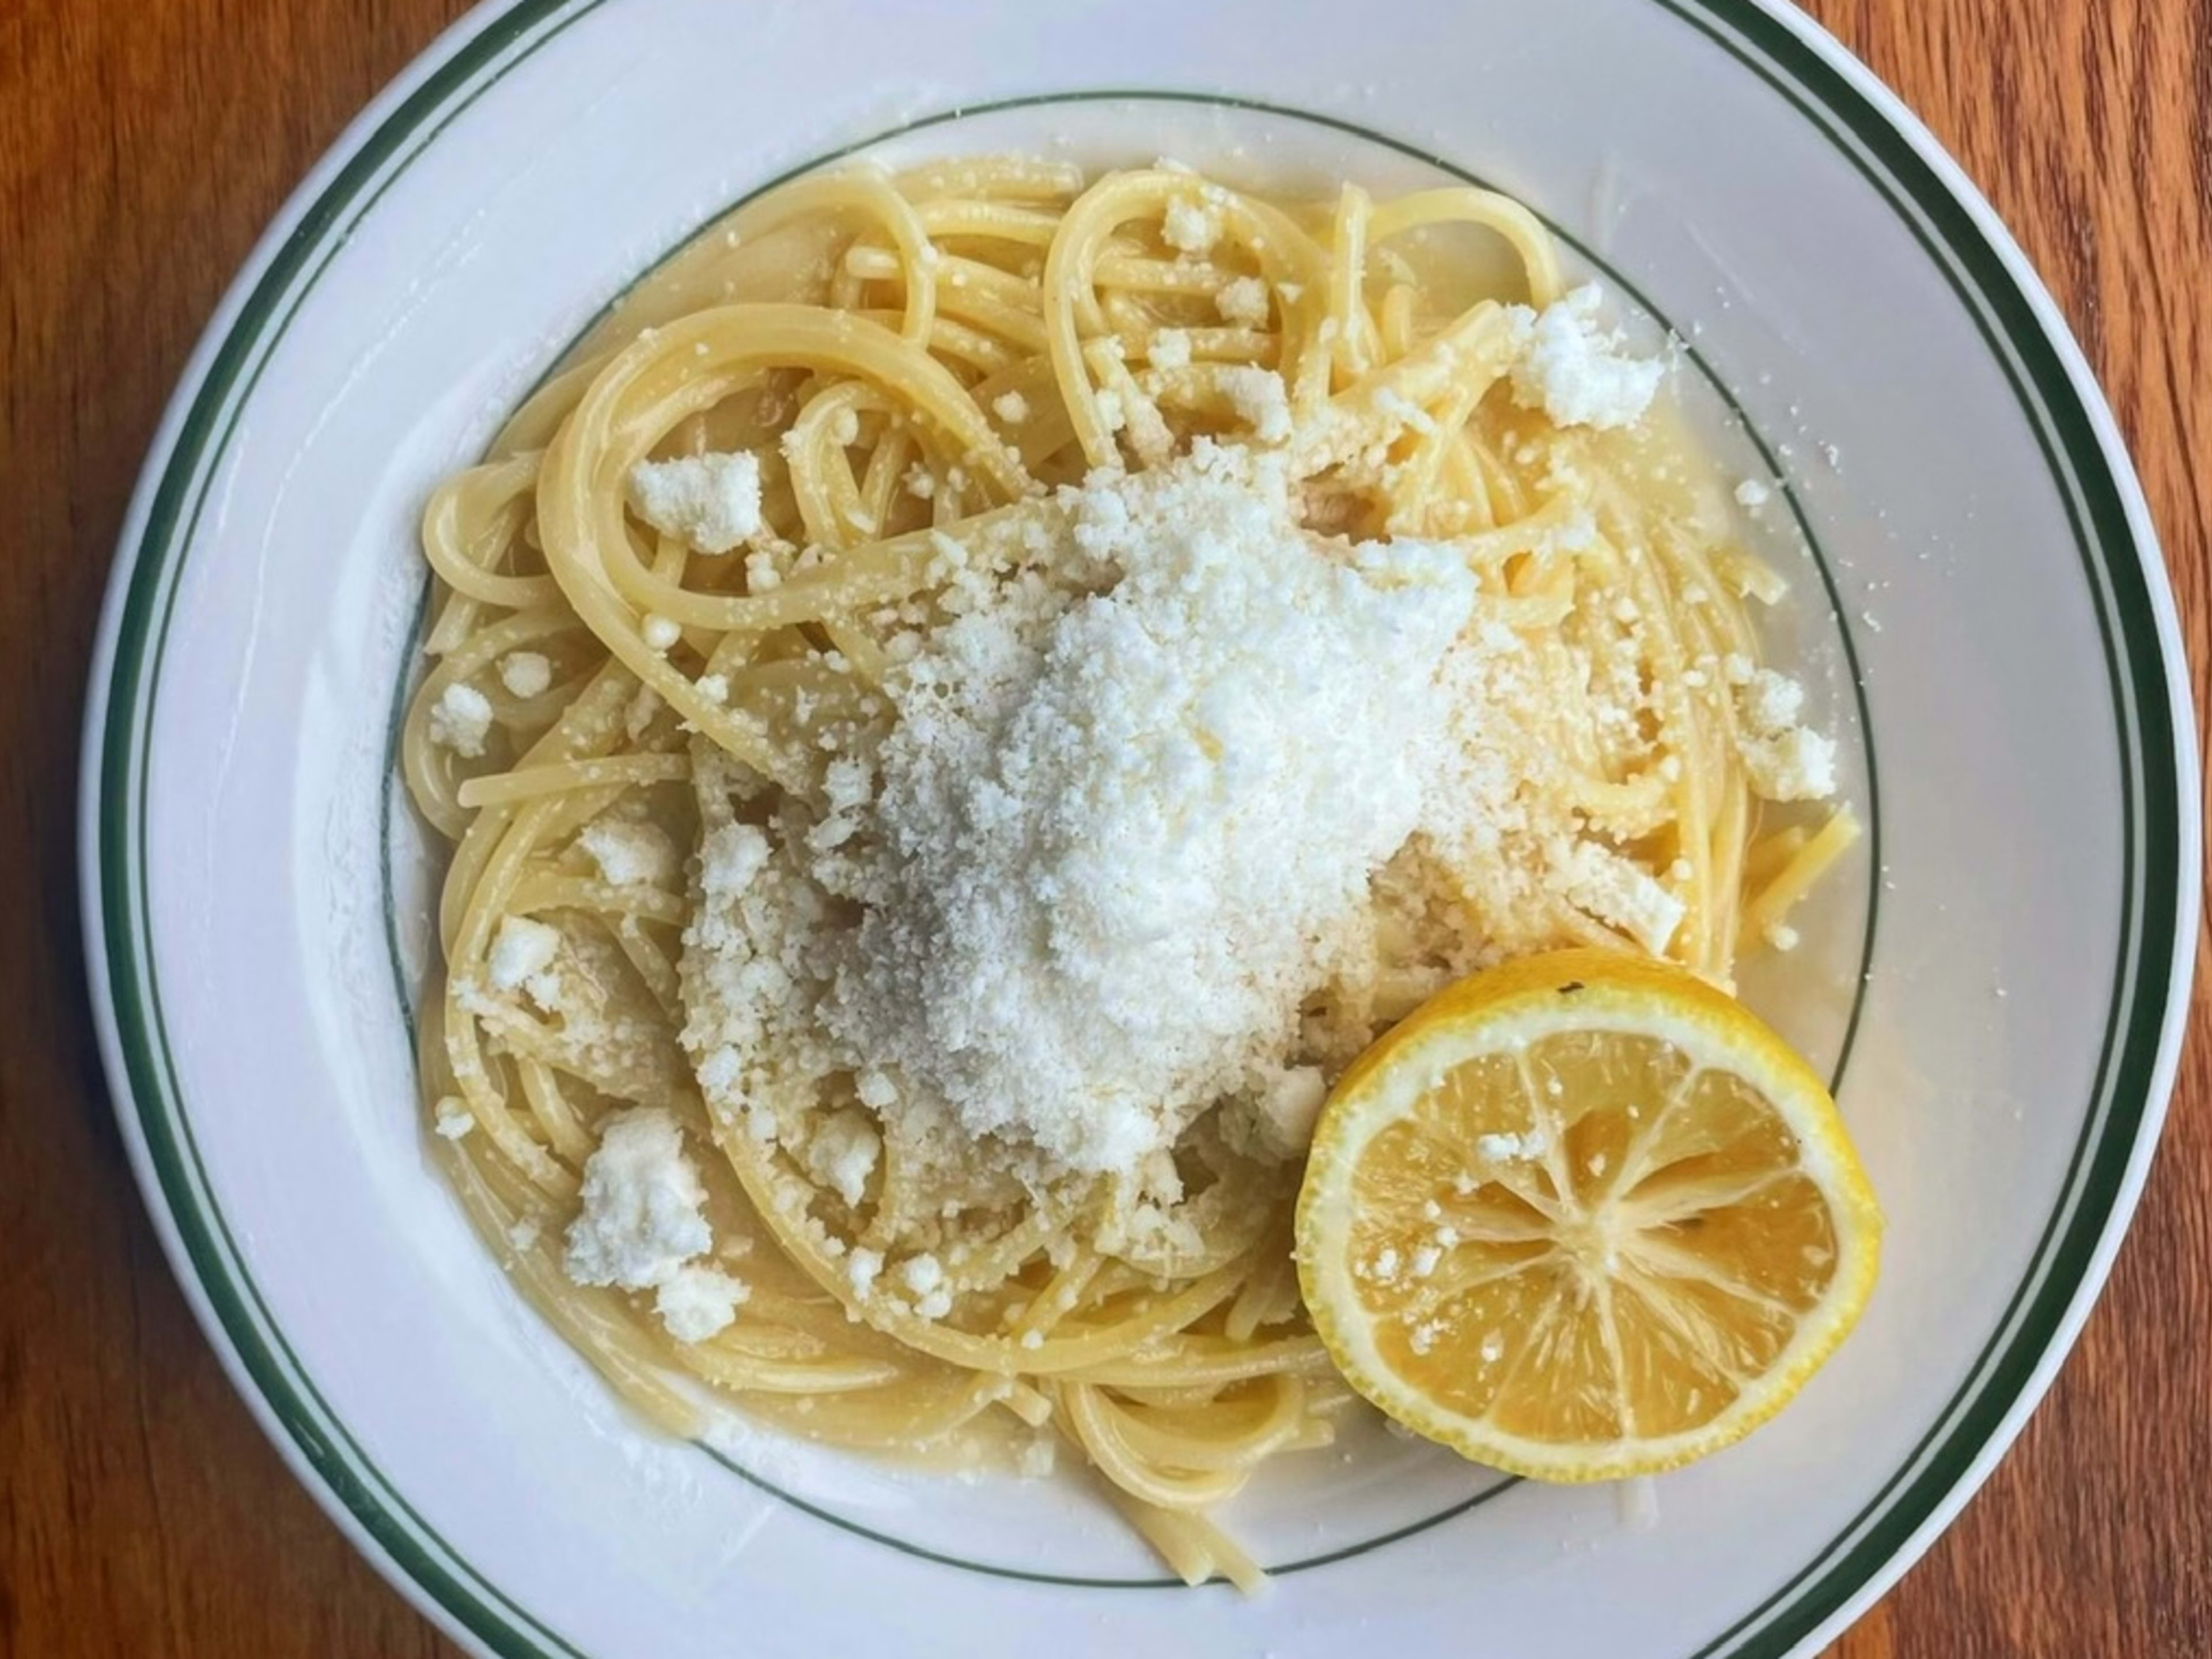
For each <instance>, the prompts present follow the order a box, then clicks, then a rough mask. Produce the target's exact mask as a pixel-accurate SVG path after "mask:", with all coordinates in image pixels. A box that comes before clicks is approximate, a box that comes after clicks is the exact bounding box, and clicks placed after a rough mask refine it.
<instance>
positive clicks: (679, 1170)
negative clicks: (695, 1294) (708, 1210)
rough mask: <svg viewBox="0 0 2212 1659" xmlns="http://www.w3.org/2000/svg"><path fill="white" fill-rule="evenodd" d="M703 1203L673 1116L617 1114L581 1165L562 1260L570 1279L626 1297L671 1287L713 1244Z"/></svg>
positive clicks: (647, 1110)
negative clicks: (577, 1203)
mask: <svg viewBox="0 0 2212 1659" xmlns="http://www.w3.org/2000/svg"><path fill="white" fill-rule="evenodd" d="M706 1197H707V1194H706V1189H705V1188H703V1187H702V1186H701V1185H700V1184H699V1171H698V1170H697V1169H696V1167H695V1166H694V1165H693V1164H692V1162H691V1160H690V1158H688V1157H687V1156H686V1155H685V1154H684V1130H683V1127H682V1126H681V1125H679V1124H678V1122H677V1121H676V1117H675V1115H674V1114H673V1113H671V1112H670V1111H668V1110H666V1109H665V1108H662V1107H658V1106H640V1107H636V1108H634V1109H631V1110H629V1111H626V1112H621V1113H617V1115H615V1116H613V1117H611V1118H610V1119H609V1120H608V1121H607V1122H606V1124H605V1127H603V1128H602V1129H601V1130H600V1133H599V1146H598V1149H597V1150H596V1151H594V1152H592V1156H591V1157H590V1158H589V1159H587V1160H586V1163H585V1164H584V1188H583V1209H582V1211H581V1212H580V1213H579V1214H578V1215H577V1217H576V1219H575V1220H574V1222H572V1223H570V1224H569V1227H568V1251H567V1254H566V1255H565V1256H564V1257H563V1259H562V1265H563V1267H564V1268H565V1269H566V1271H567V1273H568V1277H569V1278H570V1279H572V1280H574V1282H575V1283H577V1284H579V1285H616V1286H618V1287H620V1288H621V1289H623V1290H629V1291H642V1290H650V1289H653V1288H654V1287H656V1286H658V1285H665V1284H666V1283H667V1282H668V1281H669V1280H670V1279H673V1278H674V1277H675V1275H676V1272H677V1270H678V1268H679V1267H682V1266H683V1265H684V1263H685V1262H686V1261H690V1259H691V1258H692V1257H693V1256H696V1255H704V1254H705V1253H706V1252H707V1250H708V1249H709V1248H710V1247H711V1246H712V1245H713V1243H714V1234H713V1232H712V1231H711V1230H710V1229H709V1228H708V1225H707V1218H706V1217H705V1216H704V1215H703V1214H702V1206H703V1205H704V1204H705V1202H706Z"/></svg>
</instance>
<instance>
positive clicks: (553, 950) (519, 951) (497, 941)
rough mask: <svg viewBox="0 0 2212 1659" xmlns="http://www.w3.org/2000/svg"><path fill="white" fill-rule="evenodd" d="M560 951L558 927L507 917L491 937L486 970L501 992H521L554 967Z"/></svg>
mask: <svg viewBox="0 0 2212 1659" xmlns="http://www.w3.org/2000/svg"><path fill="white" fill-rule="evenodd" d="M560 949H561V933H560V930H559V929H558V928H555V927H547V926H546V925H545V924H544V922H542V921H531V920H530V918H529V917H527V916H507V917H506V918H504V919H502V920H501V922H500V924H499V932H498V933H495V935H493V937H492V942H491V957H490V961H489V967H490V970H491V982H492V984H493V986H494V987H495V988H497V989H499V990H501V991H515V990H520V989H521V988H522V987H524V986H526V985H527V984H529V983H530V982H531V981H532V980H535V979H537V978H538V977H539V976H540V975H543V974H544V972H545V970H546V969H548V968H550V967H551V966H552V965H553V958H554V957H555V956H556V955H557V954H558V953H559V951H560Z"/></svg>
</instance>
